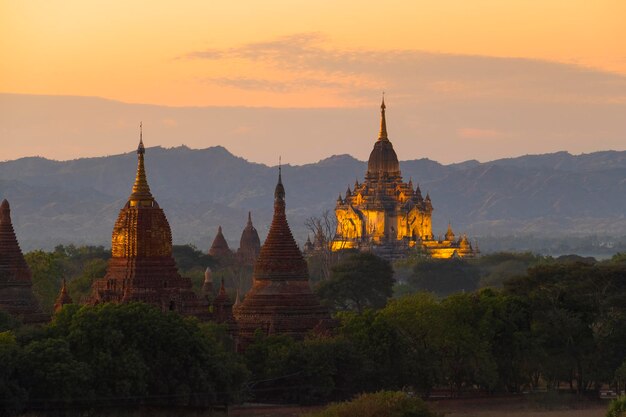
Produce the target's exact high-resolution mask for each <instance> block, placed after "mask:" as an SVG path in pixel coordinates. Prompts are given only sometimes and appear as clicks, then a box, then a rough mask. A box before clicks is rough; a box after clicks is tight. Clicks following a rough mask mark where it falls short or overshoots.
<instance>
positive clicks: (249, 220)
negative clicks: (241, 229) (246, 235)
mask: <svg viewBox="0 0 626 417" xmlns="http://www.w3.org/2000/svg"><path fill="white" fill-rule="evenodd" d="M248 226H250V227H252V212H251V211H249V212H248Z"/></svg>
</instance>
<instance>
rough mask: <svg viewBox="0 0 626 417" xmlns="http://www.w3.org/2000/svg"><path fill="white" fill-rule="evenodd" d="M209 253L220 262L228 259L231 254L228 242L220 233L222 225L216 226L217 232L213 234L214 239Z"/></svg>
mask: <svg viewBox="0 0 626 417" xmlns="http://www.w3.org/2000/svg"><path fill="white" fill-rule="evenodd" d="M209 255H211V256H213V257H214V258H216V259H217V260H218V262H219V261H221V262H222V263H225V262H228V261H230V260H231V258H232V256H233V252H232V251H231V250H230V248H229V247H228V242H226V238H225V237H224V233H222V226H219V227H218V228H217V234H216V235H215V239H213V243H212V244H211V248H210V249H209Z"/></svg>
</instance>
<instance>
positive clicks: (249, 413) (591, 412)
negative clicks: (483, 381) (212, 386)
mask: <svg viewBox="0 0 626 417" xmlns="http://www.w3.org/2000/svg"><path fill="white" fill-rule="evenodd" d="M428 404H429V405H430V407H431V408H432V409H433V410H435V411H438V412H440V413H444V415H445V417H507V416H510V417H604V416H605V414H606V410H607V407H608V401H580V402H578V401H559V400H557V401H550V400H548V401H544V400H542V401H536V400H533V399H529V398H526V397H502V398H493V397H491V398H477V399H453V400H440V401H429V402H428ZM320 408H321V407H300V406H268V405H254V404H246V405H243V406H238V407H231V408H230V410H229V412H228V416H229V417H299V416H301V415H303V414H305V413H309V412H312V411H315V410H319V409H320ZM355 417H356V416H355Z"/></svg>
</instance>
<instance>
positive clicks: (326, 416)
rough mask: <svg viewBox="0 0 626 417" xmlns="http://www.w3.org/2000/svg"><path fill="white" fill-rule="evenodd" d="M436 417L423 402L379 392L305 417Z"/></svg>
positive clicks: (399, 394)
mask: <svg viewBox="0 0 626 417" xmlns="http://www.w3.org/2000/svg"><path fill="white" fill-rule="evenodd" d="M354 416H360V417H437V416H439V414H436V413H434V412H432V411H430V410H429V409H428V407H427V406H426V404H425V403H424V401H422V400H421V399H419V398H412V397H409V396H407V395H406V394H405V393H404V392H392V391H380V392H376V393H373V394H361V395H359V396H357V397H356V398H354V399H353V400H352V401H349V402H345V403H338V404H331V405H329V406H328V407H326V408H325V409H324V410H322V411H318V412H316V413H312V414H307V415H306V416H305V417H354Z"/></svg>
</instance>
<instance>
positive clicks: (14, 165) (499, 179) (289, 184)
mask: <svg viewBox="0 0 626 417" xmlns="http://www.w3.org/2000/svg"><path fill="white" fill-rule="evenodd" d="M146 167H147V172H148V180H149V183H150V187H151V189H152V192H153V194H154V195H155V197H156V199H157V201H158V202H159V204H160V205H161V207H162V208H163V209H164V210H165V213H166V215H167V217H168V219H169V221H170V224H171V225H172V229H173V235H174V241H175V242H176V243H193V244H195V245H196V246H198V247H199V248H200V249H203V250H204V249H208V246H209V245H210V243H211V241H212V239H213V237H214V236H215V233H216V230H217V227H218V226H219V225H222V226H223V228H224V234H225V236H226V238H227V239H228V241H229V243H230V244H231V245H232V246H233V247H235V248H236V247H238V241H239V236H240V234H241V231H242V229H243V227H244V225H245V221H246V215H247V212H248V210H251V211H252V213H253V221H254V223H255V225H256V227H257V229H258V230H259V232H260V234H261V238H262V239H263V238H264V236H265V234H266V233H267V230H268V226H269V222H270V220H271V214H272V207H273V205H272V201H273V190H274V186H275V184H276V178H277V169H276V167H268V166H265V165H262V164H256V163H250V162H248V161H246V160H245V159H243V158H239V157H236V156H234V155H232V154H231V153H230V152H228V151H227V150H226V149H225V148H223V147H212V148H208V149H189V148H187V147H184V146H182V147H177V148H171V149H164V148H161V147H154V148H148V150H147V153H146ZM135 168H136V155H135V153H134V152H130V153H126V154H121V155H113V156H106V157H100V158H83V159H76V160H72V161H63V162H59V161H51V160H47V159H44V158H39V157H32V158H22V159H18V160H14V161H7V162H2V163H0V197H1V198H8V199H9V201H10V202H11V206H12V211H13V221H14V224H15V227H16V230H17V233H18V237H19V239H20V242H21V245H22V247H23V248H24V249H25V250H29V249H33V248H51V247H53V246H54V245H56V244H59V243H76V244H102V245H105V246H108V245H110V236H111V230H112V227H113V223H114V221H115V219H116V217H117V214H118V211H119V209H120V208H121V207H122V205H123V204H124V202H125V200H126V198H127V197H128V195H129V193H130V189H131V186H132V182H133V179H134V175H135ZM401 169H402V174H403V177H404V178H405V180H407V181H408V179H409V178H412V179H413V182H414V183H419V184H420V186H421V189H422V191H423V192H424V193H426V192H427V191H428V192H430V195H431V197H432V200H433V205H434V208H435V211H434V214H433V220H434V232H435V234H439V233H443V232H444V231H445V227H446V225H447V222H448V221H449V220H450V221H451V222H452V224H453V227H454V230H455V231H456V232H459V233H462V232H467V233H468V234H469V235H471V236H472V237H478V238H486V237H490V236H491V237H494V236H527V235H532V236H538V237H547V238H559V237H565V236H586V235H589V236H591V235H596V236H606V237H619V236H625V235H626V217H625V214H626V151H622V152H614V151H607V152H595V153H591V154H583V155H578V156H573V155H570V154H568V153H566V152H558V153H553V154H544V155H528V156H522V157H518V158H509V159H501V160H496V161H491V162H487V163H479V162H477V161H467V162H463V163H459V164H452V165H441V164H439V163H437V162H434V161H431V160H428V159H419V160H412V161H403V162H401ZM365 170H366V163H365V162H362V161H358V160H356V159H354V158H353V157H351V156H349V155H334V156H331V157H329V158H327V159H324V160H322V161H319V162H317V163H314V164H307V165H301V166H289V165H286V166H284V167H283V181H284V184H285V187H286V190H287V209H288V218H289V222H290V224H291V226H292V229H293V231H294V234H295V235H296V238H297V239H298V240H299V241H300V242H302V241H304V240H305V239H306V233H307V232H306V229H305V227H304V221H305V219H306V218H308V217H310V216H314V215H319V214H320V213H322V212H323V211H324V210H327V209H332V208H333V207H334V204H335V201H336V199H337V195H338V194H339V193H341V194H342V195H343V194H345V191H346V188H347V187H348V186H350V187H352V185H353V184H354V181H355V179H358V180H359V181H362V180H363V176H364V174H365Z"/></svg>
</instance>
